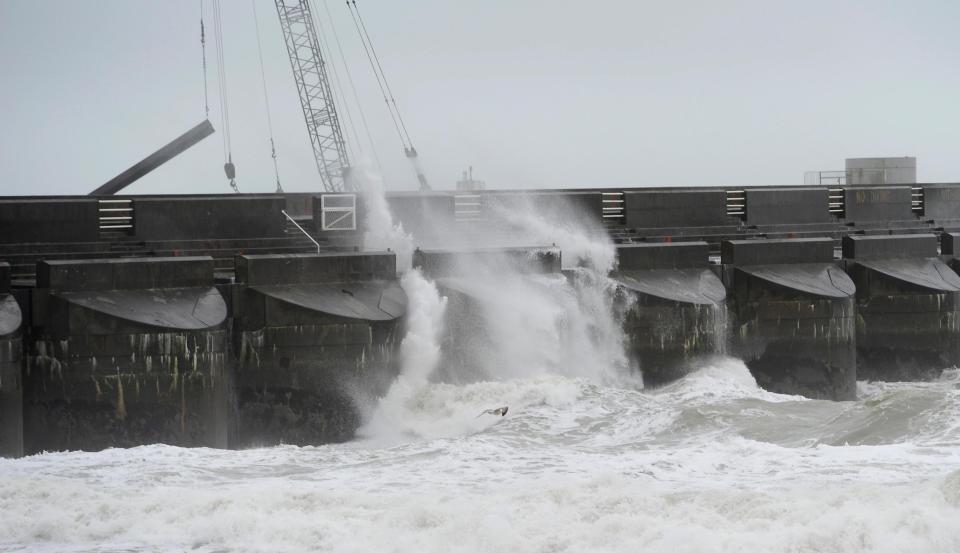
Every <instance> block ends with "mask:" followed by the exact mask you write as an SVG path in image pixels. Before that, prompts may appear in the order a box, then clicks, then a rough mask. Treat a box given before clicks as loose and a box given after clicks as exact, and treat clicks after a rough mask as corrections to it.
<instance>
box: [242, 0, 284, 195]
mask: <svg viewBox="0 0 960 553" xmlns="http://www.w3.org/2000/svg"><path fill="white" fill-rule="evenodd" d="M250 5H251V6H253V27H254V29H255V30H256V33H257V55H258V56H259V57H260V82H261V83H262V84H263V103H264V105H265V106H266V111H267V131H268V132H269V133H270V158H271V159H273V175H274V177H275V178H276V180H277V191H276V192H277V194H282V193H283V186H281V185H280V170H279V169H278V168H277V147H276V143H275V142H274V140H273V119H272V118H271V117H270V96H269V95H267V76H266V73H265V72H264V70H263V48H262V47H261V46H260V22H259V20H258V19H257V0H250Z"/></svg>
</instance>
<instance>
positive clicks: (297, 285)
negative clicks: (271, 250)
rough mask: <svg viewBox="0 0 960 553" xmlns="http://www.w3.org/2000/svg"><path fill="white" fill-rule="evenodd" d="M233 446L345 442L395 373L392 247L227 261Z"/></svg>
mask: <svg viewBox="0 0 960 553" xmlns="http://www.w3.org/2000/svg"><path fill="white" fill-rule="evenodd" d="M237 283H238V288H237V296H236V298H235V300H234V306H235V310H236V317H237V319H236V328H235V331H236V337H235V341H236V343H237V344H239V352H238V354H239V360H240V363H239V369H238V378H237V386H238V410H239V428H240V431H239V434H238V437H237V441H236V442H235V443H234V444H233V445H235V446H239V447H246V446H251V445H267V444H277V443H293V444H302V445H306V444H321V443H327V442H334V441H343V440H347V439H350V438H351V437H352V436H353V433H354V432H355V431H356V429H357V427H358V426H359V425H360V422H361V412H362V410H363V409H364V408H365V407H368V406H369V405H368V404H372V402H373V401H375V398H376V397H378V396H380V395H382V394H383V393H384V392H385V391H386V389H387V387H388V386H389V383H390V382H391V381H392V380H393V379H394V378H395V377H396V375H397V373H398V367H399V359H398V358H399V355H398V351H397V350H398V347H399V343H400V340H401V338H402V318H403V316H404V314H405V312H406V295H405V294H404V292H403V290H402V289H401V288H400V286H399V283H398V282H397V280H396V256H395V255H394V254H392V253H342V254H341V253H337V254H298V255H248V256H240V257H238V258H237Z"/></svg>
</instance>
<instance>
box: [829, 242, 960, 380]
mask: <svg viewBox="0 0 960 553" xmlns="http://www.w3.org/2000/svg"><path fill="white" fill-rule="evenodd" d="M843 257H844V261H845V264H846V268H847V272H848V273H849V274H850V277H851V278H852V279H853V281H854V282H855V283H856V285H857V307H858V318H857V357H858V367H859V374H860V378H861V379H866V380H918V379H929V378H936V377H937V376H939V374H940V372H941V371H942V370H943V369H944V368H946V367H950V366H953V365H956V364H957V363H960V276H957V274H956V273H955V272H954V271H953V270H952V269H950V267H949V266H947V264H946V263H944V262H943V261H942V260H941V259H940V258H939V257H938V251H937V237H936V236H935V235H932V234H904V235H877V236H846V237H844V239H843Z"/></svg>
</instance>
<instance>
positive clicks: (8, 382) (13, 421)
mask: <svg viewBox="0 0 960 553" xmlns="http://www.w3.org/2000/svg"><path fill="white" fill-rule="evenodd" d="M22 347H23V346H22V343H21V340H20V338H19V337H8V338H0V457H19V456H20V455H22V454H23V388H22V383H21V373H20V371H21V355H20V353H21V351H22Z"/></svg>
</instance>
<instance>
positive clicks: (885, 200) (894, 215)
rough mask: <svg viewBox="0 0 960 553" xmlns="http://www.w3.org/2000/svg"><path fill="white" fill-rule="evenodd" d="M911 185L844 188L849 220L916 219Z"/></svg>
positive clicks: (845, 206) (846, 214) (846, 211)
mask: <svg viewBox="0 0 960 553" xmlns="http://www.w3.org/2000/svg"><path fill="white" fill-rule="evenodd" d="M911 193H912V192H911V190H910V187H909V186H864V187H847V188H844V190H843V194H844V211H845V215H844V219H846V221H847V222H857V223H860V222H871V221H903V220H909V219H915V216H914V214H913V209H912V207H911V205H912V204H911Z"/></svg>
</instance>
